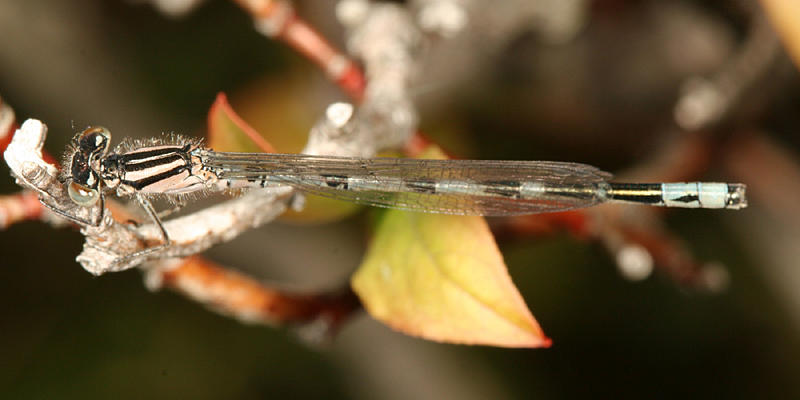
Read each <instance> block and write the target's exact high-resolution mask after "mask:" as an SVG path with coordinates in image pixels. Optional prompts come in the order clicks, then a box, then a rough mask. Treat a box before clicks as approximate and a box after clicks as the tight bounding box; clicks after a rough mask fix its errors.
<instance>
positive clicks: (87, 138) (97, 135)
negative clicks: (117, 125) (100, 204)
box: [67, 126, 111, 207]
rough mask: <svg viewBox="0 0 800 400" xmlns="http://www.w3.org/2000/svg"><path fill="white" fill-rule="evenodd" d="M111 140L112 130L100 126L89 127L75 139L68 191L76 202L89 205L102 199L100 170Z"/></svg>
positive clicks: (85, 205)
mask: <svg viewBox="0 0 800 400" xmlns="http://www.w3.org/2000/svg"><path fill="white" fill-rule="evenodd" d="M110 142H111V132H109V131H108V129H106V128H103V127H100V126H93V127H89V128H87V129H85V130H84V131H83V132H81V133H80V134H79V135H78V136H77V137H76V138H75V139H74V143H75V147H74V152H73V154H72V159H71V161H70V166H69V167H70V174H71V175H70V181H69V183H68V188H67V193H68V194H69V197H70V199H72V201H74V202H75V203H76V204H78V205H80V206H84V207H89V206H92V205H94V204H95V203H97V200H99V199H100V176H99V173H98V170H99V168H100V161H101V160H102V158H103V157H104V156H105V155H106V153H108V146H109V143H110Z"/></svg>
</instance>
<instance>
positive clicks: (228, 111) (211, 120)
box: [208, 92, 276, 153]
mask: <svg viewBox="0 0 800 400" xmlns="http://www.w3.org/2000/svg"><path fill="white" fill-rule="evenodd" d="M220 113H224V114H225V115H226V116H227V117H228V118H230V120H231V121H232V122H233V123H234V125H236V127H238V128H239V129H241V130H242V132H244V134H245V135H247V137H248V138H249V139H250V140H252V141H253V143H254V144H255V145H256V146H258V148H259V149H261V151H263V152H265V153H276V151H275V148H274V147H272V145H271V144H270V143H269V142H267V140H266V139H264V138H263V137H262V136H261V135H260V134H259V133H258V131H256V130H255V129H253V127H252V126H250V125H249V124H248V123H247V122H245V121H244V119H242V117H240V116H239V114H236V112H235V111H233V107H231V104H230V103H229V102H228V96H227V95H226V94H225V93H224V92H219V93H217V98H216V99H215V100H214V103H213V104H211V108H209V110H208V133H209V135H211V129H212V127H213V126H215V125H216V124H215V122H216V118H218V115H219V114H220Z"/></svg>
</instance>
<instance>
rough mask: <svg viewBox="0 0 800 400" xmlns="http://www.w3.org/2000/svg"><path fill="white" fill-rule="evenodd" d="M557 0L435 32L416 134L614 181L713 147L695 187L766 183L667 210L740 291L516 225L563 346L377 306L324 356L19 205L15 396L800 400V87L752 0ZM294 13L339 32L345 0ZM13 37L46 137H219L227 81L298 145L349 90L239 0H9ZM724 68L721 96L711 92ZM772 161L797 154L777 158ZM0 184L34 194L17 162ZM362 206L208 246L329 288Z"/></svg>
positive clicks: (7, 248)
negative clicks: (169, 0)
mask: <svg viewBox="0 0 800 400" xmlns="http://www.w3.org/2000/svg"><path fill="white" fill-rule="evenodd" d="M556 3H558V2H555V3H554V2H548V1H540V0H537V1H513V0H508V1H504V2H499V3H497V4H495V5H494V6H493V7H492V8H493V9H495V11H496V12H494V13H488V12H487V13H486V14H485V15H484V18H483V19H477V20H475V25H474V26H471V27H470V29H468V32H466V33H463V34H462V35H459V36H456V37H454V38H452V39H448V40H446V41H441V42H437V44H436V45H435V47H434V48H432V49H429V51H430V54H429V57H428V60H427V62H426V66H425V68H424V69H423V70H422V71H421V74H420V77H419V83H418V84H417V86H416V87H415V90H414V92H415V96H416V98H415V100H416V104H417V106H418V108H419V110H420V113H421V128H422V129H423V130H424V131H425V132H426V133H427V134H428V135H429V136H430V137H432V138H433V139H434V140H435V141H436V142H437V143H440V144H441V145H442V146H443V147H444V148H446V149H447V150H449V151H450V152H451V153H453V154H457V155H458V156H462V157H469V158H487V159H527V160H536V159H546V160H560V161H576V162H584V163H590V164H594V165H597V166H599V167H601V168H603V169H605V170H608V171H614V172H621V171H627V170H631V169H635V168H637V167H641V166H642V165H647V164H648V162H649V160H651V159H652V158H653V157H654V155H658V154H659V152H660V150H661V149H663V148H666V147H669V145H670V143H675V142H683V141H688V142H691V141H692V140H694V139H691V138H693V137H699V138H701V140H699V142H702V145H697V146H696V147H698V148H700V150H697V151H698V152H699V154H702V157H701V158H703V160H704V162H703V165H704V168H702V171H701V172H702V174H700V175H699V176H696V177H695V178H698V179H699V178H703V179H704V180H712V181H713V180H718V181H743V182H744V183H748V184H753V185H756V186H757V188H753V189H754V190H755V191H754V192H752V193H751V207H750V208H748V209H746V210H744V211H740V212H732V211H697V210H677V211H670V212H669V213H666V214H664V224H665V226H666V227H667V229H669V230H670V231H671V232H672V233H673V234H674V235H675V236H676V237H678V238H680V240H682V241H683V243H684V245H685V246H687V247H688V249H690V250H691V252H692V253H693V254H694V256H695V257H696V258H697V259H698V260H700V262H703V263H706V262H708V263H719V264H720V265H724V268H725V269H724V270H723V271H727V272H726V273H725V276H726V277H727V278H726V279H725V280H726V281H727V288H726V289H725V290H722V291H718V292H715V293H710V292H707V291H701V290H697V289H695V288H692V287H687V286H685V285H683V284H682V283H681V282H679V281H676V280H674V279H670V278H669V277H668V276H667V275H664V274H659V273H655V274H654V275H653V276H651V277H650V278H648V279H646V280H643V281H640V282H632V281H629V280H626V279H625V278H623V277H622V276H621V275H620V273H619V272H618V270H617V267H616V264H615V262H614V259H613V256H611V255H609V252H608V251H607V249H606V248H604V246H602V245H601V244H598V243H596V242H593V241H590V240H585V239H579V238H575V237H573V236H572V235H569V234H567V233H555V234H550V235H543V236H535V237H531V236H524V235H523V236H514V235H501V236H500V237H499V244H500V248H501V250H502V251H503V253H504V255H505V257H506V262H507V264H508V267H509V272H510V273H511V276H512V278H513V279H514V282H515V283H516V284H517V285H518V287H519V289H520V291H521V293H522V296H523V297H524V298H525V301H526V302H527V304H528V305H529V307H530V309H531V311H532V312H533V314H534V315H535V316H536V318H537V320H538V321H539V323H540V324H541V325H542V327H543V329H544V330H545V332H546V334H547V335H548V336H549V337H551V338H552V339H553V340H554V344H553V347H552V348H550V349H539V350H525V349H520V350H509V349H497V348H487V347H468V346H456V345H449V344H438V343H432V342H427V341H424V340H419V339H414V338H410V337H407V336H404V335H402V334H400V333H397V332H394V331H392V330H391V329H389V328H387V327H386V326H384V325H382V324H380V323H378V322H376V321H374V320H373V319H371V318H370V317H369V316H367V315H366V314H365V313H363V312H362V313H359V314H358V315H356V316H355V317H354V318H353V319H352V320H351V321H350V322H349V323H347V324H345V325H344V327H343V329H342V331H341V332H340V334H339V335H338V336H337V337H336V338H335V339H334V340H333V341H332V342H331V343H330V344H329V345H326V346H322V347H315V346H309V345H307V344H306V343H304V342H303V341H302V340H300V339H298V337H297V336H296V335H295V333H294V332H293V331H292V330H290V329H285V328H280V327H278V328H273V327H263V326H251V325H244V324H241V323H239V322H237V321H234V320H232V319H228V318H226V317H222V316H219V315H217V314H214V313H212V312H210V311H208V310H206V309H205V308H203V307H202V306H200V305H198V304H197V303H194V302H192V301H190V300H187V299H186V298H184V297H181V296H179V295H176V294H174V293H172V292H169V291H163V292H156V293H153V292H150V291H148V290H147V289H146V288H145V287H144V285H143V284H142V275H141V273H140V272H138V271H134V270H132V271H127V272H123V273H116V274H109V275H107V276H102V277H94V276H92V275H90V274H88V273H87V272H85V271H84V270H83V269H82V268H81V267H80V266H79V265H78V264H77V263H76V262H75V261H74V258H75V256H76V255H77V254H78V253H79V252H80V248H81V245H82V241H83V237H82V236H81V235H80V234H79V233H78V232H75V231H73V230H71V229H69V228H64V229H54V228H52V227H51V226H48V225H45V224H43V223H39V222H27V223H22V224H18V225H14V226H12V227H10V228H9V229H7V230H6V231H4V232H2V233H0V237H1V238H2V244H0V246H1V248H2V263H1V265H2V268H0V397H2V398H9V399H18V398H19V399H29V398H31V399H33V398H43V399H44V398H48V399H49V398H64V399H68V398H81V399H93V398H98V399H105V398H131V399H133V398H137V399H138V398H176V397H181V398H195V399H219V398H225V399H250V398H253V399H255V398H282V397H292V398H320V397H324V398H331V399H334V398H357V399H373V398H381V399H409V398H419V399H434V398H435V399H440V398H455V399H486V398H492V399H506V398H508V399H511V398H586V397H612V396H613V397H616V398H629V397H633V398H642V397H647V398H660V397H663V398H675V397H678V396H680V397H692V398H694V397H709V396H713V397H725V398H753V397H758V398H798V397H800V383H798V380H797V379H796V378H797V376H798V373H800V335H798V333H799V332H798V330H799V329H800V291H798V290H797V288H798V287H800V268H799V267H800V264H799V263H798V261H797V260H798V259H800V246H798V245H797V244H798V239H800V214H798V211H797V210H796V209H795V208H794V207H795V206H797V204H800V203H799V201H800V197H797V193H798V192H800V191H798V189H797V187H796V186H786V185H785V184H784V183H782V182H786V180H780V179H778V177H786V176H800V175H798V171H797V165H798V164H797V162H796V161H795V160H796V158H797V151H798V146H800V140H798V136H797V134H796V133H797V130H798V127H800V112H798V111H800V85H798V82H800V80H798V75H797V72H796V70H795V69H794V67H793V65H792V63H791V62H790V60H789V58H788V57H787V56H786V55H785V54H784V53H783V50H782V49H781V48H780V46H779V44H778V42H777V39H776V38H775V36H774V33H773V32H772V31H771V29H770V27H769V26H768V24H767V23H766V21H765V20H764V18H763V16H761V15H760V10H759V6H758V3H750V2H747V1H721V0H719V1H699V0H698V1H688V0H687V1H670V2H662V1H655V0H651V1H647V0H597V1H591V2H588V1H587V2H581V1H578V2H574V3H575V4H576V5H575V6H574V7H575V8H574V9H570V10H567V11H564V13H561V14H557V13H555V11H553V10H555V8H558V7H554V6H553V4H556ZM295 5H296V6H297V8H298V12H299V13H300V15H302V16H303V17H304V18H307V19H308V20H309V21H310V22H311V24H312V25H314V26H315V27H316V28H318V29H319V30H321V31H322V32H323V34H324V35H325V36H326V37H328V38H329V39H331V40H332V41H333V42H334V43H335V44H336V45H338V46H339V47H343V46H344V45H343V43H342V38H343V34H342V32H341V30H340V27H339V24H338V22H337V21H336V19H335V18H334V14H335V10H334V7H335V2H329V1H322V0H313V1H297V2H295ZM523 10H525V12H523ZM559 18H560V19H559ZM798 20H800V16H798ZM0 43H2V45H1V46H0V95H1V96H2V98H3V100H4V101H5V102H6V103H8V104H9V105H10V106H11V107H13V108H14V110H15V112H16V114H17V118H18V121H23V120H24V119H26V118H29V117H31V118H37V119H41V120H42V121H44V122H45V123H46V124H47V125H48V126H49V128H50V134H49V137H48V141H47V144H46V147H47V148H48V150H49V151H50V152H51V153H52V154H61V153H62V151H63V149H64V147H65V145H66V144H67V142H68V141H69V139H70V138H71V137H72V135H73V134H74V133H75V132H76V131H78V130H80V129H81V128H83V127H84V126H86V125H89V124H93V125H104V126H107V127H108V128H110V129H111V131H112V132H113V133H114V135H115V136H114V138H115V139H116V140H120V139H121V138H122V137H126V136H129V137H150V136H154V135H156V134H158V133H159V132H179V133H183V134H187V135H197V136H203V135H204V134H205V129H206V126H205V124H206V114H207V111H208V108H209V106H210V105H211V103H212V102H213V100H214V98H215V96H216V94H217V93H218V92H220V91H222V92H226V93H228V94H229V96H230V98H231V102H232V104H233V107H234V109H236V110H237V111H238V112H240V113H241V115H242V116H243V117H244V119H245V120H247V121H248V122H250V123H251V124H252V125H253V126H254V127H256V128H257V129H258V130H260V131H271V132H274V133H272V134H270V137H271V138H277V139H274V140H273V141H276V142H275V143H274V144H275V145H276V146H277V147H278V148H279V149H281V150H283V151H287V152H288V151H297V150H299V149H300V148H301V147H302V145H303V144H304V143H305V137H306V135H307V132H308V129H309V128H310V127H311V126H312V125H313V123H314V121H315V120H316V119H317V118H319V116H321V115H322V114H323V113H324V110H325V107H326V106H327V105H328V104H329V103H330V102H332V101H337V100H346V98H345V97H344V95H342V94H341V93H340V92H339V91H338V89H337V88H336V87H335V86H334V85H333V84H332V83H330V82H329V81H327V80H326V79H325V77H324V76H323V74H322V73H321V72H320V71H319V70H317V69H316V68H315V67H314V66H313V65H311V64H310V63H309V62H308V61H307V60H305V59H304V58H302V57H301V56H299V55H298V54H296V53H295V52H294V51H293V50H291V49H289V48H287V47H286V46H285V45H283V44H281V43H278V42H274V41H270V40H267V39H266V38H265V37H263V36H261V35H260V34H259V33H257V32H256V31H255V30H254V29H253V24H252V21H251V19H250V17H249V16H248V15H247V14H246V13H244V12H243V11H242V10H241V9H239V8H238V7H237V6H236V5H235V4H233V3H232V2H230V1H224V0H208V1H206V2H204V3H203V4H201V5H200V6H198V7H197V8H196V9H194V10H193V11H192V12H191V13H189V14H187V15H185V16H182V17H180V18H175V17H169V16H166V15H165V14H163V13H160V12H159V11H158V10H157V9H156V8H154V7H152V6H151V5H149V4H142V2H131V1H121V0H120V1H108V0H83V1H79V2H66V1H54V0H49V1H48V0H34V1H16V0H14V1H3V2H0ZM437 46H438V47H437ZM709 82H711V83H712V84H714V85H716V86H715V87H716V88H717V89H719V88H721V89H719V90H718V92H719V93H722V94H721V95H719V93H717V94H718V96H717V97H714V95H713V93H714V92H713V91H712V95H707V94H708V91H705V92H704V91H703V90H701V89H702V88H703V87H704V86H703V84H704V83H706V84H707V83H709ZM737 85H738V86H737ZM698 88H700V89H698ZM690 95H691V96H690ZM704 96H705V97H704ZM709 96H710V97H709ZM720 96H721V97H720ZM725 96H727V97H725ZM709 98H711V100H708V99H709ZM720 98H721V99H722V100H720ZM715 99H716V100H715ZM723 100H724V101H723ZM714 101H717V102H716V103H715V102H714ZM709 102H710V103H709ZM708 104H711V105H708ZM718 104H722V105H718ZM714 107H717V108H714ZM709 110H711V111H709ZM714 110H719V112H716V111H714ZM693 135H694V136H693ZM687 138H690V139H687ZM753 143H756V144H759V145H760V146H764V148H767V149H769V150H770V151H771V152H772V153H758V154H754V153H753V151H748V150H753V149H754V148H759V149H760V147H758V146H756V145H753ZM690 148H692V147H690ZM764 154H767V155H764ZM775 154H778V155H781V156H782V157H785V158H782V160H785V161H786V162H781V163H777V164H775V163H770V161H776V160H775V158H774V155H775ZM758 157H762V158H761V159H759V158H758ZM682 167H683V166H682V165H675V166H674V168H682ZM0 170H2V171H5V172H2V171H0V174H6V173H7V172H8V168H7V167H6V166H5V165H3V166H2V167H0ZM754 171H755V172H754ZM754 176H755V177H757V178H758V179H757V180H758V182H755V181H753V182H750V181H748V180H747V179H748V178H749V179H752V178H753V177H754ZM789 182H790V183H792V184H793V185H800V181H791V180H789ZM759 188H760V189H759ZM0 190H2V193H5V194H8V193H13V192H16V191H17V190H18V188H17V187H16V186H15V185H14V183H13V181H12V179H11V178H6V179H0ZM775 198H780V200H781V201H779V202H777V203H776V202H774V201H773V200H774V199H775ZM365 214H369V212H364V213H361V214H358V215H357V216H355V217H352V218H348V219H346V220H344V221H339V222H335V223H329V224H323V225H315V226H308V225H297V224H291V223H275V224H270V225H269V226H266V227H264V228H262V229H259V230H257V231H255V232H252V233H249V234H247V235H244V236H242V237H240V238H238V239H236V240H235V241H233V242H231V243H228V244H225V245H221V246H218V247H216V248H214V249H213V250H212V251H210V252H208V253H207V255H208V257H209V258H211V259H214V260H216V261H219V262H221V263H224V264H226V265H235V266H237V267H238V268H240V269H241V270H242V271H245V272H247V273H248V274H251V275H252V276H255V277H256V278H257V279H259V280H262V281H264V282H269V283H270V284H274V285H278V286H283V287H287V288H292V289H301V290H310V291H314V290H326V289H333V288H337V287H340V286H341V285H343V284H345V283H346V282H347V279H348V277H349V276H350V274H351V273H352V272H353V270H354V269H355V268H356V267H357V266H358V264H359V261H360V258H361V256H362V254H363V253H364V249H365V247H366V243H367V240H368V230H369V228H368V226H367V224H365V218H364V215H365ZM657 272H658V271H657Z"/></svg>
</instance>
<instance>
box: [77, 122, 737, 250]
mask: <svg viewBox="0 0 800 400" xmlns="http://www.w3.org/2000/svg"><path fill="white" fill-rule="evenodd" d="M110 141H111V134H110V133H109V131H108V130H106V129H105V128H100V127H92V128H89V129H86V130H85V131H83V132H82V133H81V134H79V135H78V136H77V137H76V138H75V140H74V148H73V149H72V150H71V151H70V152H68V154H67V155H68V164H69V165H68V170H69V172H70V176H68V177H67V180H68V185H69V187H68V193H69V196H70V198H71V199H72V200H73V201H74V202H75V203H77V204H79V205H82V206H93V205H95V204H96V203H97V201H98V200H101V199H102V198H103V192H105V191H111V190H114V191H116V193H117V194H118V195H123V196H125V195H128V196H134V197H135V198H136V199H137V200H138V201H139V203H140V204H141V205H142V207H143V208H144V209H145V210H146V211H147V213H148V214H149V215H150V216H151V218H152V219H153V221H154V222H155V223H156V225H158V227H159V229H160V230H161V234H162V236H163V239H164V244H165V245H166V244H169V236H168V234H167V232H166V230H164V228H163V225H162V224H161V221H160V219H159V217H158V215H157V214H156V212H155V210H154V208H153V206H152V204H151V203H150V202H149V200H148V196H151V195H167V196H169V195H181V194H187V193H192V192H197V191H209V190H229V189H246V188H264V187H268V186H275V185H288V186H291V187H293V188H295V189H298V190H300V191H303V192H307V193H313V194H317V195H321V196H325V197H330V198H334V199H341V200H346V201H352V202H356V203H361V204H366V205H371V206H378V207H388V208H396V209H403V210H411V211H422V212H432V213H444V214H459V215H485V216H508V215H520V214H534V213H543V212H554V211H565V210H571V209H576V208H583V207H589V206H593V205H597V204H600V203H605V202H627V203H639V204H647V205H654V206H664V207H687V208H727V209H740V208H744V207H746V206H747V201H746V199H745V185H743V184H738V183H737V184H730V183H705V182H691V183H617V182H611V181H610V180H611V177H612V176H611V174H609V173H607V172H603V171H601V170H599V169H597V168H595V167H593V166H590V165H586V164H578V163H569V162H552V161H488V160H418V159H402V158H350V157H331V156H316V155H304V154H262V153H225V152H216V151H214V150H211V149H208V148H204V147H202V146H201V145H200V144H199V143H198V142H193V141H187V140H184V139H177V140H173V143H163V142H161V143H159V142H158V141H152V142H149V143H139V144H138V145H127V146H122V145H121V146H120V147H118V148H117V149H116V150H115V151H109V143H110Z"/></svg>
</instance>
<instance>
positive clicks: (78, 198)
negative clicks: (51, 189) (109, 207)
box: [67, 182, 100, 207]
mask: <svg viewBox="0 0 800 400" xmlns="http://www.w3.org/2000/svg"><path fill="white" fill-rule="evenodd" d="M67 193H69V198H70V199H72V201H74V202H75V204H77V205H79V206H81V207H91V206H93V205H95V204H96V203H97V201H98V200H100V192H99V191H97V189H90V188H88V187H86V186H83V185H81V184H79V183H75V182H70V183H69V187H68V188H67Z"/></svg>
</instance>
